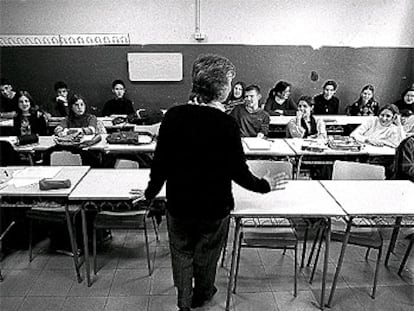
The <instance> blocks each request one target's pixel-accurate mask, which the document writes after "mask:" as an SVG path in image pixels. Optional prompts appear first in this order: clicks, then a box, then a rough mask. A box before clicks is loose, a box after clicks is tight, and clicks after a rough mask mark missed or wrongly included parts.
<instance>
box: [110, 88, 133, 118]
mask: <svg viewBox="0 0 414 311" xmlns="http://www.w3.org/2000/svg"><path fill="white" fill-rule="evenodd" d="M125 92H126V88H125V83H124V81H122V80H114V81H113V82H112V93H113V94H114V98H112V99H111V100H109V101H107V102H106V103H105V105H104V108H103V110H102V115H103V116H104V117H106V116H110V115H114V114H115V115H116V114H120V115H121V114H122V115H129V114H133V113H135V110H134V106H133V104H132V102H131V101H130V100H129V99H128V98H126V97H125Z"/></svg>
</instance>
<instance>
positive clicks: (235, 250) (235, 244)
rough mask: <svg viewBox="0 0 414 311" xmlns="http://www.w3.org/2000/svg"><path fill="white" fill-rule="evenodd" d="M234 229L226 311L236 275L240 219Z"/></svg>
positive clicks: (238, 218)
mask: <svg viewBox="0 0 414 311" xmlns="http://www.w3.org/2000/svg"><path fill="white" fill-rule="evenodd" d="M235 223H236V228H235V230H234V241H233V251H232V254H231V266H230V276H229V283H228V285H227V299H226V311H229V310H230V300H231V295H232V291H233V283H234V275H235V273H236V257H237V253H238V247H239V243H238V242H239V239H240V233H241V217H237V218H236V219H235Z"/></svg>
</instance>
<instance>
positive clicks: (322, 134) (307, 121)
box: [286, 96, 327, 138]
mask: <svg viewBox="0 0 414 311" xmlns="http://www.w3.org/2000/svg"><path fill="white" fill-rule="evenodd" d="M286 136H287V137H293V138H307V137H315V138H327V134H326V126H325V122H323V120H321V119H318V120H316V119H315V117H314V116H313V99H312V97H310V96H301V97H300V98H299V101H298V111H297V113H296V118H294V119H292V120H290V121H289V123H288V124H287V126H286Z"/></svg>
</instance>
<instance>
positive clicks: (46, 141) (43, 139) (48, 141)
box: [0, 136, 55, 152]
mask: <svg viewBox="0 0 414 311" xmlns="http://www.w3.org/2000/svg"><path fill="white" fill-rule="evenodd" d="M0 140H3V141H8V142H9V143H11V144H12V145H13V147H14V149H15V150H16V151H18V152H30V151H44V150H47V149H49V148H50V147H53V146H54V145H55V142H54V141H53V136H39V142H38V143H36V144H30V145H24V146H16V145H15V144H16V143H17V136H0Z"/></svg>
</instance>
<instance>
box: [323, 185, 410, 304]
mask: <svg viewBox="0 0 414 311" xmlns="http://www.w3.org/2000/svg"><path fill="white" fill-rule="evenodd" d="M321 183H322V185H323V186H324V187H325V189H326V190H327V191H328V192H329V193H330V194H331V195H332V197H334V198H335V200H336V201H337V202H338V203H339V205H340V206H341V207H342V208H343V210H344V211H345V212H346V214H347V215H348V216H349V220H348V221H347V222H348V224H347V227H346V231H345V237H344V240H343V244H342V249H341V253H340V256H339V259H338V265H337V268H336V272H335V276H334V279H333V283H332V289H331V293H330V296H329V300H328V306H330V305H331V303H332V300H333V296H334V293H335V288H336V283H337V280H338V276H339V273H340V271H341V266H342V262H343V258H344V254H345V250H346V246H347V243H348V240H349V236H350V233H351V226H352V219H353V218H354V217H373V216H377V217H384V216H391V217H402V216H414V204H413V202H414V183H412V182H411V181H408V180H326V181H321Z"/></svg>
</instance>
